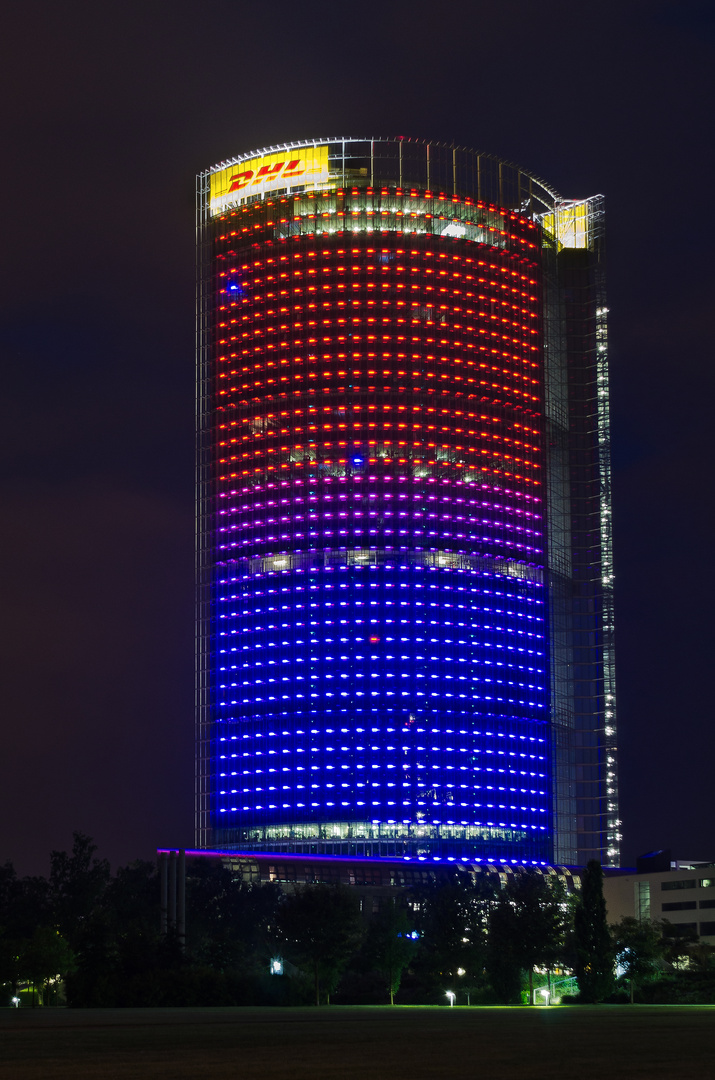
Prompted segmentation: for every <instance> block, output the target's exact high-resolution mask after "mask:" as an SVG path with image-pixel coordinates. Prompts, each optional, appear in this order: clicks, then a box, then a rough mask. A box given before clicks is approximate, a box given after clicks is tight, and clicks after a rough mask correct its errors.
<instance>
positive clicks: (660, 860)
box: [603, 852, 715, 945]
mask: <svg viewBox="0 0 715 1080" xmlns="http://www.w3.org/2000/svg"><path fill="white" fill-rule="evenodd" d="M659 856H660V857H659ZM637 863H638V864H637V866H636V869H635V871H628V870H626V871H620V872H619V871H616V872H613V871H611V872H610V873H607V874H606V877H605V879H604V882H603V894H604V897H605V900H606V906H607V909H608V921H609V923H616V922H618V921H619V920H620V919H621V918H623V917H624V916H626V915H629V916H632V917H635V918H637V919H641V920H646V919H650V920H652V921H654V922H657V921H659V920H661V919H667V920H668V921H669V922H670V923H672V924H673V926H675V927H677V929H678V930H680V931H681V932H683V933H687V932H688V931H694V932H695V933H696V934H698V935H699V937H700V940H701V941H703V942H705V943H707V944H709V945H715V863H712V862H708V861H696V860H687V859H680V860H677V861H674V862H673V861H671V860H670V853H669V852H655V853H653V854H652V855H648V856H644V857H643V858H641V859H638V861H637Z"/></svg>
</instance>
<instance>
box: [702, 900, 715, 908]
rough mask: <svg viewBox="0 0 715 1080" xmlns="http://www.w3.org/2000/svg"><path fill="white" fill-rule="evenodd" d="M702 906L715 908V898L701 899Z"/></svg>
mask: <svg viewBox="0 0 715 1080" xmlns="http://www.w3.org/2000/svg"><path fill="white" fill-rule="evenodd" d="M700 907H701V908H715V900H701V901H700Z"/></svg>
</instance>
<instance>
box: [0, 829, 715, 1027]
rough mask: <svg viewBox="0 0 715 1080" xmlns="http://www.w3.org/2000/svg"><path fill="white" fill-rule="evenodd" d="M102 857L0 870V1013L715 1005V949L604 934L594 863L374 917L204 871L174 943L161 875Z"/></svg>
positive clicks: (394, 905)
mask: <svg viewBox="0 0 715 1080" xmlns="http://www.w3.org/2000/svg"><path fill="white" fill-rule="evenodd" d="M96 851H97V849H96V847H95V845H94V843H93V842H92V840H91V839H90V838H89V837H87V836H84V835H83V834H81V833H75V835H74V845H73V848H72V851H71V852H70V853H67V852H58V851H54V852H52V854H51V857H50V874H49V877H48V878H42V877H26V878H19V877H18V876H17V875H16V873H15V870H14V868H13V866H12V864H11V863H6V864H5V865H4V866H0V984H1V985H2V994H1V995H0V1004H1V1005H9V1004H11V1002H12V1001H13V999H15V1001H20V1002H21V1003H22V1004H25V1003H28V1004H30V1003H33V1004H34V1003H38V1004H40V1003H41V1004H65V1003H66V1004H68V1005H70V1006H78V1007H88V1006H98V1007H116V1006H168V1005H207V1006H208V1005H269V1004H275V1005H302V1004H308V1003H310V1002H314V1003H320V1004H324V1003H329V1002H331V1001H332V1002H336V1003H342V1004H380V1003H388V1002H391V1001H395V1000H398V1001H399V1003H400V1004H447V1003H448V1002H449V1000H450V995H454V1001H455V1003H456V1004H457V1005H466V1004H473V1005H474V1004H502V1003H503V1004H512V1003H514V1004H518V1003H520V1002H529V1001H537V1002H539V1003H543V1002H556V1001H559V1000H565V1001H576V1000H580V1001H587V1002H593V1001H620V1000H625V1001H627V1000H640V1001H649V1002H659V1001H662V1002H684V1003H685V1002H692V1003H700V1002H714V1001H715V959H714V957H713V954H714V953H715V950H713V949H711V948H710V947H708V946H705V945H699V944H698V943H697V940H696V939H689V938H687V937H683V936H681V935H679V934H678V933H677V932H676V930H675V928H674V927H672V926H671V925H670V924H668V923H667V922H663V923H658V924H655V923H647V922H646V923H641V922H638V921H636V920H635V919H623V920H622V921H621V922H620V923H619V924H618V925H617V926H616V927H613V928H610V929H609V927H608V926H607V923H606V908H605V903H604V901H603V890H602V871H601V867H600V865H599V864H598V863H596V862H592V863H589V865H588V867H587V868H586V870H585V872H584V874H583V875H582V880H583V887H582V890H581V893H580V895H579V896H576V897H574V896H567V894H566V892H565V890H564V886H563V884H562V882H561V881H560V880H559V879H558V878H557V877H555V876H549V877H544V876H542V875H541V874H539V873H536V872H529V871H526V872H524V873H520V874H515V875H513V877H510V878H509V879H508V881H507V884H506V885H505V886H504V887H503V888H502V887H500V884H499V881H498V879H492V878H489V877H487V876H485V877H479V876H476V877H473V876H472V875H471V874H468V873H463V872H459V871H457V870H455V872H454V874H453V876H451V877H450V876H447V877H441V878H440V879H436V880H434V881H433V882H431V883H429V884H426V885H420V886H418V887H415V888H413V889H410V890H407V889H404V890H401V891H400V892H399V893H396V894H394V895H382V896H379V897H375V898H374V899H375V902H374V903H372V902H371V903H370V904H369V905H368V906H369V907H370V908H371V910H370V912H369V913H368V912H365V911H361V906H362V905H361V901H360V894H359V893H358V892H357V891H356V890H355V889H351V888H347V887H345V886H334V885H321V884H318V885H303V886H295V887H292V890H291V891H288V890H285V891H284V890H282V889H281V888H280V886H278V885H276V884H274V883H263V884H248V883H246V882H244V881H242V880H239V879H237V878H236V877H235V876H234V875H233V874H232V873H231V871H230V870H229V869H227V868H226V867H225V866H224V865H223V864H222V863H221V862H220V861H218V860H209V859H194V860H189V861H188V863H187V875H186V913H187V924H186V940H185V942H180V941H179V939H178V937H177V934H176V931H175V930H170V931H169V932H168V933H165V934H162V933H161V930H160V914H161V913H160V900H159V892H160V888H159V880H158V874H157V867H156V865H155V864H154V863H151V862H135V863H132V864H131V865H129V866H126V867H123V868H121V869H119V870H118V871H117V872H116V874H114V875H112V874H111V872H110V867H109V863H108V862H107V861H106V860H105V859H101V858H98V857H97V854H96ZM373 908H375V910H372V909H373ZM272 960H280V961H281V963H279V964H273V965H272V964H271V961H272ZM272 967H273V968H277V970H278V971H279V972H281V970H282V973H278V974H271V968H272Z"/></svg>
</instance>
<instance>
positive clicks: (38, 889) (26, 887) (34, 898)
mask: <svg viewBox="0 0 715 1080" xmlns="http://www.w3.org/2000/svg"><path fill="white" fill-rule="evenodd" d="M49 922H51V914H50V910H49V901H48V890H47V882H46V881H45V879H44V878H40V877H26V878H18V877H17V875H16V873H15V868H14V867H13V865H12V863H10V862H7V863H5V864H4V865H3V866H0V982H9V983H10V984H11V985H12V992H13V995H14V994H16V993H17V985H18V981H19V980H20V979H22V978H24V977H25V972H24V971H23V970H22V967H23V963H22V956H23V954H24V952H25V950H26V949H27V946H28V942H29V941H30V939H31V938H32V935H33V933H34V932H35V929H36V928H37V927H38V926H44V925H46V924H48V923H49Z"/></svg>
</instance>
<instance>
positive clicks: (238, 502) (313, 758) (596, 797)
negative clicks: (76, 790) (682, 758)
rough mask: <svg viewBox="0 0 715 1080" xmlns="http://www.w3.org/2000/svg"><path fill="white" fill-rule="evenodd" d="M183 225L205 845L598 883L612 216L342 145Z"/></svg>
mask: <svg viewBox="0 0 715 1080" xmlns="http://www.w3.org/2000/svg"><path fill="white" fill-rule="evenodd" d="M197 212H198V217H197V227H198V256H199V285H198V389H199V418H198V423H199V429H198V480H197V483H198V589H199V598H198V687H197V694H198V700H197V709H198V714H197V844H198V846H199V847H201V848H204V849H213V850H218V851H233V852H251V851H276V852H279V851H281V852H292V853H295V854H301V853H303V854H327V855H331V854H332V855H340V856H347V855H355V856H364V857H390V858H395V857H396V856H397V857H405V858H415V859H428V860H432V859H435V858H437V859H443V860H447V859H453V860H458V861H467V862H477V861H484V862H499V861H502V862H503V861H508V862H512V861H514V862H524V863H534V864H540V863H549V862H559V863H570V864H575V863H583V862H585V861H586V860H587V859H588V858H598V859H601V860H602V861H603V862H604V863H607V864H617V861H618V841H619V821H618V810H617V791H616V764H615V756H616V752H615V703H614V685H613V649H612V640H613V604H612V569H611V517H610V481H609V442H608V438H609V437H608V382H607V360H606V344H607V343H606V307H605V299H604V285H603V256H602V246H603V200H602V199H601V197H600V196H595V197H593V198H587V199H577V200H570V199H563V198H562V197H561V196H559V195H558V194H557V193H556V192H555V191H554V190H553V189H552V188H551V187H549V186H548V185H547V184H546V183H545V182H544V181H542V180H539V179H537V178H536V177H535V176H532V175H530V174H529V173H527V172H525V171H524V170H522V169H520V168H519V167H517V166H515V165H513V164H511V163H509V162H506V161H501V160H499V159H498V158H495V157H493V156H491V155H488V154H481V153H477V152H474V151H471V150H466V149H463V148H459V147H454V146H447V145H443V144H437V143H430V142H425V141H418V140H407V139H350V138H339V139H324V140H315V141H306V142H299V143H289V144H285V145H282V146H276V147H270V148H268V149H265V150H260V151H254V152H252V153H249V154H245V155H241V156H239V157H236V158H233V159H231V160H229V161H224V162H221V163H220V164H219V165H217V166H216V167H215V168H212V169H209V170H207V171H206V172H203V173H201V175H200V176H199V177H198V211H197Z"/></svg>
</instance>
